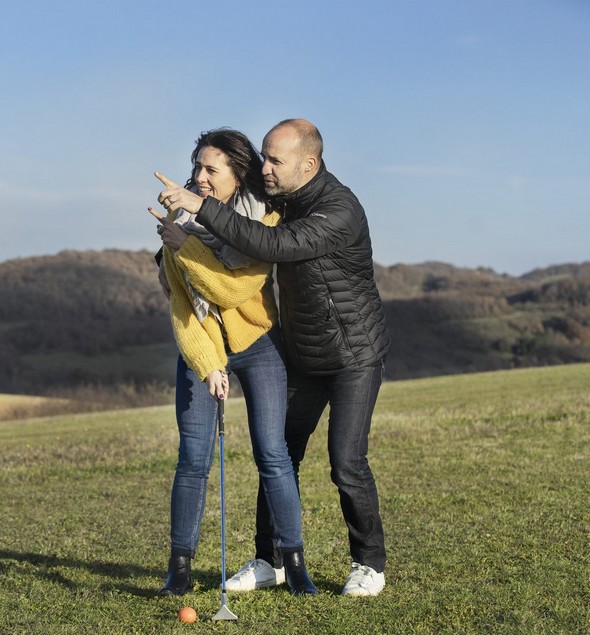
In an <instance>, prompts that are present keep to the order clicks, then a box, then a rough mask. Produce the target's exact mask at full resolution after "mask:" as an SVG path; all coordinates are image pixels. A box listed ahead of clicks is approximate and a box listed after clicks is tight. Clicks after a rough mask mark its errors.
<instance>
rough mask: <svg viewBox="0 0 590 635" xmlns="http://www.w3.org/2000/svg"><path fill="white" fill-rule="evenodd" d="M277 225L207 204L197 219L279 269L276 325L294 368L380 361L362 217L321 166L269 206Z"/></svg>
mask: <svg viewBox="0 0 590 635" xmlns="http://www.w3.org/2000/svg"><path fill="white" fill-rule="evenodd" d="M272 204H273V209H277V210H279V211H281V212H282V214H283V222H282V223H281V224H280V225H279V226H278V227H265V226H264V225H263V224H262V223H258V222H252V221H250V220H249V219H247V218H244V217H243V216H240V215H239V214H236V213H235V212H234V211H233V210H232V208H231V207H229V206H227V205H224V204H223V203H220V202H219V201H218V200H216V199H214V198H207V199H206V200H205V202H204V203H203V206H202V208H201V211H200V212H199V216H198V220H199V222H201V223H202V224H203V225H204V226H205V227H207V228H208V229H209V230H210V231H211V232H212V233H213V234H215V235H216V236H219V237H220V238H222V239H223V240H224V241H225V242H227V243H228V244H230V245H231V246H232V247H235V248H236V249H238V250H240V251H242V252H244V253H245V254H247V255H248V256H250V257H252V258H256V259H258V260H263V261H266V262H276V263H277V275H278V282H279V298H280V313H281V326H282V329H283V335H284V339H285V345H286V348H287V355H288V358H289V361H290V363H291V364H293V365H295V366H296V367H297V368H299V369H301V370H303V371H305V372H308V373H311V374H327V373H330V374H332V373H341V372H346V371H348V370H354V369H355V368H358V367H361V366H370V365H372V364H375V363H377V362H379V360H381V359H382V358H383V357H384V356H385V355H386V354H387V351H388V349H389V336H388V333H387V327H386V323H385V317H384V313H383V307H382V305H381V299H380V298H379V293H378V291H377V287H376V285H375V280H374V275H373V253H372V249H371V240H370V237H369V228H368V225H367V219H366V216H365V212H364V210H363V208H362V206H361V204H360V203H359V201H358V199H357V198H356V196H355V195H354V194H353V193H352V192H351V191H350V189H348V188H347V187H345V186H344V185H342V184H341V183H340V182H339V181H338V179H336V177H334V176H333V175H332V174H330V173H329V172H328V171H327V170H326V168H325V166H324V165H323V164H322V167H321V169H320V171H319V172H318V174H317V175H316V176H315V177H314V178H313V179H312V180H311V181H310V182H309V183H307V184H306V185H305V186H303V187H302V188H301V189H299V190H297V191H296V192H293V193H291V194H288V195H286V196H283V197H277V198H275V199H273V201H272Z"/></svg>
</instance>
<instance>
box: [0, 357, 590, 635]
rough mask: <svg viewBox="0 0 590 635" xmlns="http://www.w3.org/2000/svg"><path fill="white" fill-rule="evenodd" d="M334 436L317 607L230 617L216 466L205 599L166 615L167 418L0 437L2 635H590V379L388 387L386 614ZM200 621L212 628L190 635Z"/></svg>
mask: <svg viewBox="0 0 590 635" xmlns="http://www.w3.org/2000/svg"><path fill="white" fill-rule="evenodd" d="M244 417H245V410H244V404H243V401H241V400H240V399H233V400H230V402H229V403H228V405H227V407H226V497H227V503H226V504H227V525H228V527H227V542H228V554H227V558H228V572H229V573H232V572H233V571H235V570H236V568H237V567H239V566H240V565H241V564H243V562H244V561H245V560H246V559H248V558H250V557H251V556H252V549H253V547H252V538H253V531H254V527H253V525H254V505H255V492H256V484H257V478H256V471H255V468H254V465H253V462H252V458H251V453H250V448H249V439H248V436H247V431H246V427H245V418H244ZM325 445H326V434H325V425H323V426H321V429H319V430H318V431H317V432H316V434H315V435H314V437H313V438H312V442H311V444H310V447H309V450H308V456H307V457H306V459H305V461H304V464H303V470H302V474H301V486H302V496H303V506H304V532H305V540H306V556H307V561H308V565H309V570H310V573H311V575H312V577H313V579H314V581H315V582H316V584H317V586H318V588H319V589H320V595H319V596H317V597H307V598H295V597H292V596H291V595H290V594H289V593H288V592H287V591H286V590H285V589H284V588H278V589H271V590H266V591H260V592H255V593H249V594H242V595H240V594H230V595H229V605H230V608H231V609H232V611H234V612H235V613H236V614H237V615H238V616H239V620H238V622H237V623H235V624H234V623H216V622H211V621H208V620H207V619H206V617H207V616H211V615H212V614H214V613H215V612H216V611H217V610H218V608H219V606H220V591H219V582H220V565H219V561H220V550H219V479H218V464H217V463H216V465H215V466H214V469H213V472H212V475H211V479H210V486H209V499H208V506H207V512H206V517H205V520H204V525H203V536H202V541H201V545H200V548H199V552H198V554H197V558H196V560H195V565H194V574H195V576H196V578H197V580H198V583H199V584H198V588H197V589H196V591H195V593H194V594H190V595H188V596H185V597H184V598H167V599H156V598H154V597H153V594H154V591H155V590H156V589H158V588H159V586H160V585H161V582H162V581H163V577H164V573H165V568H166V563H167V557H168V538H167V535H168V505H169V490H170V485H171V480H172V476H173V468H174V462H175V450H176V430H175V422H174V413H173V409H172V408H171V407H169V406H160V407H152V408H145V409H134V410H125V411H117V412H110V413H104V412H102V413H93V414H88V415H69V416H61V417H54V418H46V419H27V420H21V421H13V422H3V423H0V448H1V450H0V452H1V460H2V472H1V479H2V482H1V489H0V505H1V509H2V519H1V530H0V541H1V542H0V574H1V575H0V633H2V634H6V635H13V634H17V633H23V634H24V633H26V634H27V635H29V634H37V633H39V634H41V633H43V634H47V635H51V634H62V633H63V634H70V633H71V634H80V633H94V634H96V635H99V634H103V633H105V634H106V633H116V634H121V635H123V634H133V633H137V634H143V633H146V634H148V633H150V634H152V633H153V634H167V633H189V632H193V633H218V632H224V633H226V632H227V633H229V632H231V633H236V634H238V633H249V634H250V633H251V634H267V633H268V634H271V633H272V634H274V633H280V634H286V635H289V634H300V633H305V634H306V635H314V634H320V633H321V634H334V635H336V634H343V635H347V634H354V635H357V634H358V635H362V634H368V635H372V634H380V633H388V634H389V633H391V634H406V633H408V634H418V633H424V634H426V633H428V634H430V633H433V634H438V633H453V634H461V633H466V634H467V633H485V634H488V633H506V634H509V633H510V634H512V633H523V634H528V633H531V634H538V633H564V634H566V633H567V634H576V635H581V634H584V633H586V634H587V633H590V559H589V549H590V548H589V538H590V532H589V529H590V511H589V505H588V503H589V496H588V490H589V488H588V475H589V473H590V469H589V468H590V465H589V454H590V365H570V366H562V367H552V368H540V369H529V370H514V371H508V372H496V373H487V374H479V375H475V374H474V375H461V376H452V377H439V378H433V379H422V380H415V381H403V382H395V383H389V384H386V385H385V386H384V387H383V389H382V392H381V395H380V399H379V403H378V408H377V411H376V414H375V417H374V422H373V430H372V434H371V453H370V458H371V464H372V466H373V470H374V472H375V475H376V477H377V482H378V486H379V491H380V497H381V506H382V515H383V520H384V524H385V530H386V538H387V545H388V565H387V570H386V576H387V586H386V588H385V590H384V591H383V593H382V594H381V595H380V596H379V597H377V598H367V599H364V598H344V597H342V596H341V595H339V593H340V590H341V588H342V584H343V582H344V580H345V578H346V575H347V573H348V570H349V565H350V562H349V556H348V547H347V540H346V532H345V528H344V525H343V522H342V519H341V514H340V509H339V504H338V499H337V495H336V491H335V488H334V487H333V486H332V485H331V484H330V481H329V466H328V463H327V454H326V450H325ZM186 605H190V606H193V607H194V608H195V609H196V610H197V613H199V615H200V616H201V617H202V618H203V619H201V620H200V621H199V622H197V623H196V624H193V625H187V624H181V623H179V622H178V621H177V619H176V614H177V611H178V610H179V608H181V607H182V606H186Z"/></svg>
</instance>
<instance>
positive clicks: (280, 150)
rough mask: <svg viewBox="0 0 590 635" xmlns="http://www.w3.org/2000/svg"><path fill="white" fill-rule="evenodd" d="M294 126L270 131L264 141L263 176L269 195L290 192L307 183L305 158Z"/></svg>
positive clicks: (265, 188)
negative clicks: (302, 155)
mask: <svg viewBox="0 0 590 635" xmlns="http://www.w3.org/2000/svg"><path fill="white" fill-rule="evenodd" d="M299 150H300V149H299V140H298V138H297V136H296V133H295V131H294V130H293V128H291V127H289V126H284V127H282V128H278V129H277V130H274V131H273V132H269V133H268V134H267V135H266V137H264V141H263V142H262V158H263V159H264V163H263V164H262V176H263V177H264V190H265V192H266V193H267V194H268V195H269V196H278V195H280V194H289V193H291V192H294V191H295V190H298V189H299V188H300V187H302V186H303V185H305V183H306V178H305V174H304V159H302V157H301V153H300V151H299Z"/></svg>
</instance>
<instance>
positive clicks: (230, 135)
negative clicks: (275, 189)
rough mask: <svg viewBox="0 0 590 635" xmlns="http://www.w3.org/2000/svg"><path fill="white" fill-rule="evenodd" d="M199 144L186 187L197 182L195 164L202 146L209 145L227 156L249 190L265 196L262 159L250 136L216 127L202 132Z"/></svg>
mask: <svg viewBox="0 0 590 635" xmlns="http://www.w3.org/2000/svg"><path fill="white" fill-rule="evenodd" d="M196 143H197V145H196V147H195V149H194V150H193V153H192V154H191V162H192V164H193V169H192V171H191V176H190V178H189V179H188V181H187V182H186V185H185V187H186V188H191V187H192V186H193V185H194V184H195V166H196V164H197V157H198V156H199V152H200V151H201V149H202V148H205V147H207V146H209V147H211V148H216V149H217V150H219V151H221V152H223V154H225V156H226V157H227V164H228V165H229V167H230V168H231V170H232V172H233V173H234V175H235V177H236V178H237V180H238V181H239V183H240V186H244V187H245V188H246V189H247V190H249V191H250V192H252V194H255V195H256V196H258V197H263V196H264V179H263V178H262V159H261V157H260V154H259V152H258V150H256V148H255V147H254V146H253V145H252V142H251V141H250V140H249V139H248V137H247V136H246V135H245V134H243V133H242V132H239V131H238V130H232V129H231V128H216V129H215V130H209V131H208V132H202V133H201V136H200V137H199V138H198V139H197V142H196Z"/></svg>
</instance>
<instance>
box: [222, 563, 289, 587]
mask: <svg viewBox="0 0 590 635" xmlns="http://www.w3.org/2000/svg"><path fill="white" fill-rule="evenodd" d="M284 581H285V569H274V568H273V567H272V566H271V565H270V564H268V562H266V560H260V559H259V558H256V559H254V560H250V561H249V562H246V564H245V565H244V566H243V567H242V568H241V569H240V570H239V571H238V572H237V573H236V574H235V575H233V576H232V577H231V578H230V579H229V580H226V582H225V588H226V589H227V590H228V591H254V589H265V588H267V587H271V586H276V585H277V584H283V582H284Z"/></svg>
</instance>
